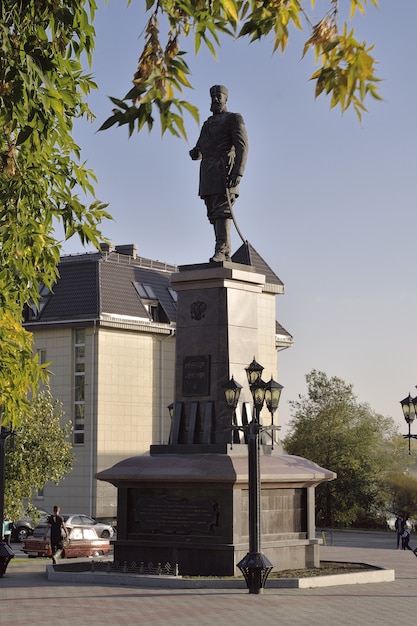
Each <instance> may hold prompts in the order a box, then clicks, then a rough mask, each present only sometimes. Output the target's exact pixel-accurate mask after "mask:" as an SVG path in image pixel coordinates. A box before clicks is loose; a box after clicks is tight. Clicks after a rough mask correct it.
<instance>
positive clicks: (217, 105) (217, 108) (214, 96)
mask: <svg viewBox="0 0 417 626" xmlns="http://www.w3.org/2000/svg"><path fill="white" fill-rule="evenodd" d="M228 95H229V92H228V90H227V87H225V86H224V85H213V87H210V96H211V107H210V111H211V112H212V113H223V112H224V111H226V110H227V109H226V102H227V96H228Z"/></svg>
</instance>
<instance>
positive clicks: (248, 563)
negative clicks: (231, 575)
mask: <svg viewBox="0 0 417 626" xmlns="http://www.w3.org/2000/svg"><path fill="white" fill-rule="evenodd" d="M237 566H238V568H239V569H240V571H241V572H242V574H243V576H244V577H245V581H246V585H247V587H248V590H249V593H263V590H264V589H265V586H266V581H267V578H268V576H269V574H270V573H271V570H272V568H273V567H274V566H273V564H272V563H271V561H270V560H269V559H268V558H267V557H266V556H265V555H264V554H262V552H248V554H247V555H246V556H244V557H243V559H242V560H241V561H240V562H239V563H238V564H237Z"/></svg>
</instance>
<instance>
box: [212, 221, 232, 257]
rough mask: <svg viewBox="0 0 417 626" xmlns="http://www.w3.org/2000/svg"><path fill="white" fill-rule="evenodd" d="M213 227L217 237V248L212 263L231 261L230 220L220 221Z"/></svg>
mask: <svg viewBox="0 0 417 626" xmlns="http://www.w3.org/2000/svg"><path fill="white" fill-rule="evenodd" d="M213 226H214V233H215V235H216V247H215V249H214V256H212V257H211V259H210V261H211V262H213V263H219V262H221V261H230V219H218V220H216V221H215V222H214V224H213Z"/></svg>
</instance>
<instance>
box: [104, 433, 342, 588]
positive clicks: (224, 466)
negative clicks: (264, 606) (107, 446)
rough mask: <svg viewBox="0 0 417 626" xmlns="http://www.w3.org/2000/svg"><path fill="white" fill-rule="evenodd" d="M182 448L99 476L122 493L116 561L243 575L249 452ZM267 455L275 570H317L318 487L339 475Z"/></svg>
mask: <svg viewBox="0 0 417 626" xmlns="http://www.w3.org/2000/svg"><path fill="white" fill-rule="evenodd" d="M176 447H177V446H174V448H176ZM180 447H181V454H179V453H177V450H173V449H172V448H173V447H172V446H152V447H151V450H150V454H149V455H143V456H137V457H131V458H129V459H125V460H124V461H121V462H120V463H118V464H116V465H115V466H113V467H112V468H110V469H108V470H105V471H103V472H100V473H99V474H97V478H98V479H99V480H106V481H108V482H110V483H112V484H113V485H115V486H116V487H117V489H118V526H117V540H116V541H115V542H114V559H115V561H117V562H119V563H121V562H127V563H128V564H129V563H131V562H133V561H134V562H135V563H136V564H139V563H141V562H144V563H145V564H146V563H148V562H152V563H153V564H157V563H161V565H165V564H166V563H169V564H170V565H171V566H175V565H177V566H178V571H179V574H181V575H184V576H234V575H240V573H241V572H240V570H239V569H238V568H237V563H239V562H240V561H241V560H242V559H243V558H244V556H245V555H246V554H247V552H248V543H249V522H248V510H249V498H248V492H249V485H248V458H247V446H246V445H245V444H239V445H236V446H233V448H231V447H230V445H229V446H227V448H228V450H227V451H226V453H221V452H220V453H216V452H213V451H212V450H207V451H203V450H199V448H200V446H195V445H194V446H190V450H189V451H188V453H186V452H187V451H186V450H185V447H187V448H188V446H180ZM192 449H194V453H192ZM155 452H157V453H155ZM262 452H263V453H262V454H261V455H260V456H261V458H260V474H261V511H260V519H261V537H262V552H263V553H265V555H266V556H267V557H268V558H269V559H270V561H271V562H272V563H273V565H274V569H275V570H282V569H289V568H302V567H312V566H317V565H318V564H319V540H318V539H316V537H315V523H314V488H315V486H316V485H317V484H319V483H321V482H323V481H326V480H331V479H332V478H334V474H333V472H330V471H329V470H326V469H323V468H321V467H319V466H318V465H316V464H315V463H312V462H311V461H308V460H306V459H303V458H300V457H294V456H289V455H285V454H282V453H280V452H279V451H277V450H271V447H270V446H262Z"/></svg>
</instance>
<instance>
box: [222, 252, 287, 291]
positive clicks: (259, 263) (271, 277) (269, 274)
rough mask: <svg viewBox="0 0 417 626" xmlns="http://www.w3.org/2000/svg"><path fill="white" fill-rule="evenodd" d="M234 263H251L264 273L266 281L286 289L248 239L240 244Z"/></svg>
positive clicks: (233, 259)
mask: <svg viewBox="0 0 417 626" xmlns="http://www.w3.org/2000/svg"><path fill="white" fill-rule="evenodd" d="M232 261H233V262H234V263H240V264H241V265H250V266H251V267H254V268H255V269H256V271H257V272H258V273H259V274H264V276H265V279H266V282H267V283H268V284H269V285H276V286H278V287H279V288H281V289H282V290H283V289H284V283H283V282H282V281H281V280H280V279H279V278H278V276H277V275H276V274H275V272H274V271H273V270H272V269H271V268H270V267H269V265H268V264H267V263H266V262H265V261H264V260H263V258H262V257H261V256H260V254H258V252H256V250H255V248H254V247H253V246H252V244H250V243H249V242H248V241H247V242H246V243H244V244H242V245H241V246H240V248H239V249H238V250H237V251H236V252H235V253H234V255H233V256H232Z"/></svg>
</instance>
